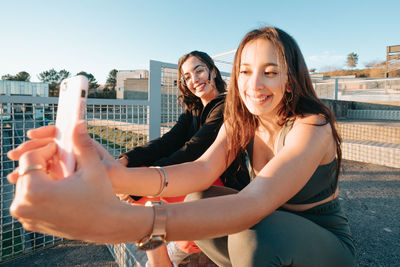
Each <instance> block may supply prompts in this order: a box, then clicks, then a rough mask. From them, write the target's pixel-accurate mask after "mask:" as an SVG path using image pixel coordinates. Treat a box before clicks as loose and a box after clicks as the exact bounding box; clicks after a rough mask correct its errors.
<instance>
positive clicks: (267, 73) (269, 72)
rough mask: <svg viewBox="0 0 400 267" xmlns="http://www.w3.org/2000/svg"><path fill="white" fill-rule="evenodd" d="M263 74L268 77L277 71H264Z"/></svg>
mask: <svg viewBox="0 0 400 267" xmlns="http://www.w3.org/2000/svg"><path fill="white" fill-rule="evenodd" d="M264 74H265V75H267V76H268V77H273V76H275V75H277V74H278V73H277V72H276V71H266V72H264Z"/></svg>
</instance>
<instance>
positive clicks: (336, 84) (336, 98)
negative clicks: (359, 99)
mask: <svg viewBox="0 0 400 267" xmlns="http://www.w3.org/2000/svg"><path fill="white" fill-rule="evenodd" d="M338 92H339V78H335V100H338Z"/></svg>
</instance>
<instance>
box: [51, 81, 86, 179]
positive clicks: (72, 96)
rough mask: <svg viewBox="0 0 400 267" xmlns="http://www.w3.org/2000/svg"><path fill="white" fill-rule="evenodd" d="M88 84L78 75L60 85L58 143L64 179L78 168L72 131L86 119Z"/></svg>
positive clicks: (57, 123)
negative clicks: (73, 147)
mask: <svg viewBox="0 0 400 267" xmlns="http://www.w3.org/2000/svg"><path fill="white" fill-rule="evenodd" d="M88 83H89V82H88V79H87V78H86V77H85V76H82V75H78V76H74V77H72V78H68V79H65V80H63V81H62V82H61V84H60V96H59V98H58V108H57V118H56V128H57V137H56V143H57V145H58V157H59V159H60V163H61V168H62V171H63V175H64V177H67V176H69V175H71V174H72V173H74V171H75V168H76V160H75V156H74V154H73V151H72V130H73V129H74V127H75V125H76V124H77V122H79V121H80V120H83V119H84V118H85V112H86V99H87V94H88Z"/></svg>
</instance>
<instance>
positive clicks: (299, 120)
mask: <svg viewBox="0 0 400 267" xmlns="http://www.w3.org/2000/svg"><path fill="white" fill-rule="evenodd" d="M291 120H292V121H293V123H294V126H296V125H301V124H305V125H314V126H324V125H330V123H329V120H328V119H327V118H326V117H325V116H324V115H322V114H305V115H303V116H297V117H295V118H292V119H291Z"/></svg>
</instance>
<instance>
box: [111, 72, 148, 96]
mask: <svg viewBox="0 0 400 267" xmlns="http://www.w3.org/2000/svg"><path fill="white" fill-rule="evenodd" d="M148 84H149V71H148V70H119V71H118V72H117V85H116V88H117V99H143V100H144V99H147V97H148Z"/></svg>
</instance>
